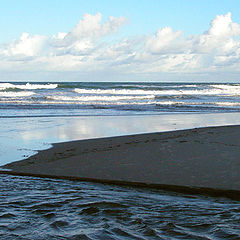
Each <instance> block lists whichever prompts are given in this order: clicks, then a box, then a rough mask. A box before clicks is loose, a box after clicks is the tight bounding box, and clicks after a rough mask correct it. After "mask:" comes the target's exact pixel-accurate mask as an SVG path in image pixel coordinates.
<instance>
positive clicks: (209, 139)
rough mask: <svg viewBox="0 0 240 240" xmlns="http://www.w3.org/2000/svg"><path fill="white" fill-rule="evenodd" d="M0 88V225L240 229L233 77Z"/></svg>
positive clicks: (156, 231)
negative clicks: (214, 80)
mask: <svg viewBox="0 0 240 240" xmlns="http://www.w3.org/2000/svg"><path fill="white" fill-rule="evenodd" d="M1 88H2V90H1V93H0V95H1V96H0V108H1V109H2V110H1V111H0V123H1V124H0V166H1V170H0V173H1V174H0V185H1V199H0V236H1V234H2V235H3V236H4V237H5V238H6V239H19V238H20V237H23V238H26V239H29V238H31V239H32V238H34V239H65V238H67V239H125V238H126V237H127V238H131V239H145V238H147V239H154V238H157V239H162V238H163V239H167V238H176V239H179V238H184V239H198V238H199V237H200V238H203V239H209V238H212V239H215V238H218V239H223V238H225V239H231V238H233V239H234V237H235V238H239V236H240V232H239V214H238V213H239V209H240V208H239V207H240V206H239V196H240V195H239V185H240V184H239V177H238V175H239V144H238V139H239V130H240V127H239V126H240V120H239V119H240V112H239V110H238V105H239V97H238V96H239V92H238V89H239V87H238V85H236V84H208V83H206V84H184V83H181V84H180V83H173V84H172V83H171V84H170V83H169V84H165V83H80V82H79V83H53V84H50V83H38V84H36V83H34V84H33V83H30V84H28V83H11V84H8V83H7V84H5V83H3V84H2V85H1ZM233 88H234V89H235V91H232V90H231V89H233ZM33 229H34V231H33Z"/></svg>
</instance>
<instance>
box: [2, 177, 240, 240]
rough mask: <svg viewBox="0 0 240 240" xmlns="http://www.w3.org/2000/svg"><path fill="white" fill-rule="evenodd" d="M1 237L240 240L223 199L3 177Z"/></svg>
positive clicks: (239, 218)
mask: <svg viewBox="0 0 240 240" xmlns="http://www.w3.org/2000/svg"><path fill="white" fill-rule="evenodd" d="M0 186H1V198H0V239H2V240H9V239H11V240H15V239H16V240H21V239H22V240H29V239H31V240H34V239H36V240H41V239H42V240H45V239H50V240H51V239H52V240H53V239H54V240H55V239H59V240H60V239H61V240H62V239H93V240H95V239H240V229H239V224H240V203H239V202H237V201H233V200H229V199H225V198H213V197H206V196H193V195H183V194H178V193H171V192H165V191H161V190H154V189H145V188H133V187H120V186H114V185H104V184H96V183H94V184H92V183H83V182H77V181H68V180H54V179H40V178H33V177H18V176H8V175H0Z"/></svg>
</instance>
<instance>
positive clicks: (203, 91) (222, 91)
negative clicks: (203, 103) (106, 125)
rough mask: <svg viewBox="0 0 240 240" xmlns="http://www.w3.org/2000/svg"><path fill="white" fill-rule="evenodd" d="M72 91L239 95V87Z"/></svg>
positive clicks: (88, 90) (89, 91) (127, 93)
mask: <svg viewBox="0 0 240 240" xmlns="http://www.w3.org/2000/svg"><path fill="white" fill-rule="evenodd" d="M74 91H75V92H76V93H79V94H95V95H96V94H98V95H100V94H111V95H155V96H169V95H170V96H173V95H174V96H179V95H182V96H184V95H192V96H194V95H195V96H196V95H206V96H211V95H212V96H216V95H240V87H237V88H235V87H231V88H225V89H223V88H217V87H213V88H208V89H194V90H187V89H186V90H181V89H176V90H143V89H85V88H75V89H74Z"/></svg>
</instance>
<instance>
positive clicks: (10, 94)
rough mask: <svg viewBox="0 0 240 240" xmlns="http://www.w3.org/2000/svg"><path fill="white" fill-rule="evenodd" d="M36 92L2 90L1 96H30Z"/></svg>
mask: <svg viewBox="0 0 240 240" xmlns="http://www.w3.org/2000/svg"><path fill="white" fill-rule="evenodd" d="M34 94H35V93H34V92H27V91H22V92H0V97H9V98H16V97H29V96H32V95H34Z"/></svg>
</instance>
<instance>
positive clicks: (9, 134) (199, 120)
mask: <svg viewBox="0 0 240 240" xmlns="http://www.w3.org/2000/svg"><path fill="white" fill-rule="evenodd" d="M0 123H1V124H0V133H1V134H0V164H1V165H3V164H6V163H9V162H12V161H16V160H20V159H23V158H26V157H28V156H29V155H31V154H33V153H34V150H40V149H46V148H48V147H50V145H51V143H56V142H63V141H70V140H78V139H79V140H80V139H90V138H99V137H109V136H120V135H129V134H137V133H149V132H162V131H172V130H180V129H188V128H195V127H207V126H220V125H237V124H240V113H224V114H223V113H218V114H163V115H141V116H88V117H85V116H84V117H61V118H60V117H40V118H20V119H19V118H9V119H7V118H4V119H0Z"/></svg>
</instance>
